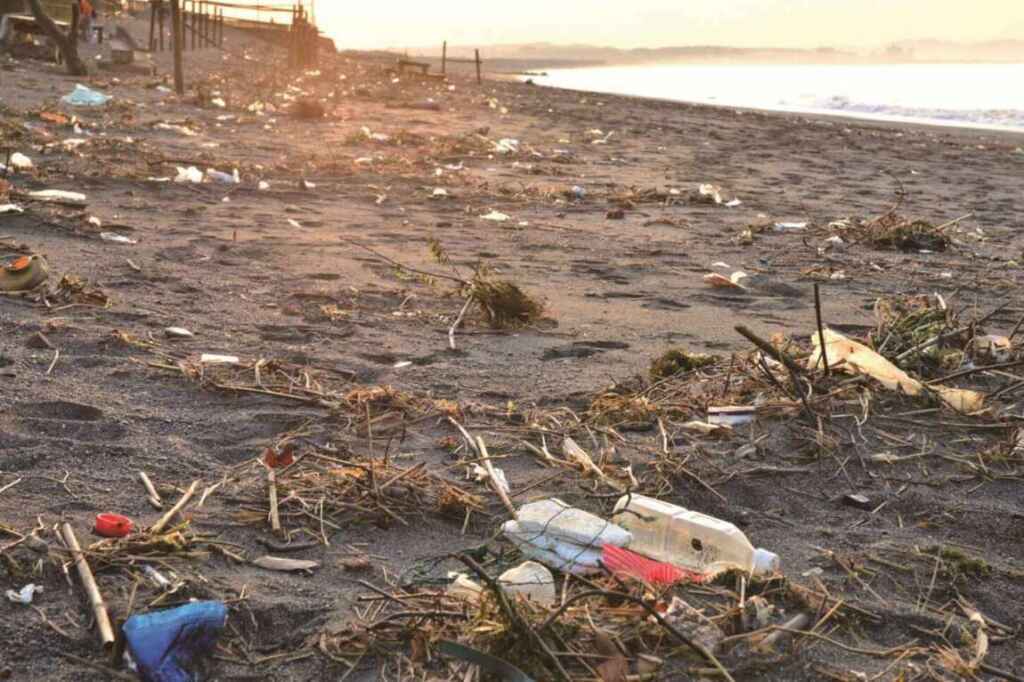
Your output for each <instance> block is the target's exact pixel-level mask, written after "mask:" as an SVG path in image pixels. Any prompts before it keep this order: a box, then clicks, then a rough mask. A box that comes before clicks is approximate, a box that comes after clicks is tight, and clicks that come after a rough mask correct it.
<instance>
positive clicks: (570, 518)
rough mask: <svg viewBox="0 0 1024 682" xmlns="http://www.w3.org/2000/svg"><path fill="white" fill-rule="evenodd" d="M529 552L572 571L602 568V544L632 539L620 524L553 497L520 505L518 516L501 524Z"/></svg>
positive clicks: (527, 554)
mask: <svg viewBox="0 0 1024 682" xmlns="http://www.w3.org/2000/svg"><path fill="white" fill-rule="evenodd" d="M501 530H502V532H503V533H504V535H505V537H507V538H508V539H509V540H510V541H511V542H512V543H513V544H515V545H516V546H517V547H519V549H520V551H522V553H523V554H525V555H526V556H528V557H530V558H532V559H536V560H538V561H540V562H542V563H544V564H545V565H547V566H550V567H551V568H555V569H558V570H560V571H567V572H569V573H596V572H598V571H599V570H600V566H599V564H598V562H599V561H600V560H601V548H602V547H603V546H604V545H606V544H611V545H615V546H617V547H624V546H626V545H628V544H629V543H630V541H631V540H632V539H633V537H632V535H630V533H629V532H628V531H626V530H624V529H622V528H621V527H619V526H617V525H615V524H614V523H611V522H610V521H606V520H605V519H602V518H600V517H599V516H595V515H593V514H591V513H589V512H586V511H583V510H582V509H576V508H574V507H570V506H569V505H567V504H566V503H565V502H562V501H561V500H559V499H555V498H551V499H548V500H542V501H540V502H533V503H531V504H527V505H525V506H523V507H521V508H520V509H519V519H518V520H515V521H507V522H506V523H505V524H504V525H503V526H502V528H501Z"/></svg>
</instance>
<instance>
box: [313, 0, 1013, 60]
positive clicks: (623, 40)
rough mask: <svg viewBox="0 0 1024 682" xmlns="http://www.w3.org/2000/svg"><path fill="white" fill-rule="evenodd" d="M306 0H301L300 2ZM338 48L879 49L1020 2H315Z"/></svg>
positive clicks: (960, 32) (988, 27)
mask: <svg viewBox="0 0 1024 682" xmlns="http://www.w3.org/2000/svg"><path fill="white" fill-rule="evenodd" d="M306 1H307V3H308V2H309V0H306ZM315 2H316V13H317V19H318V23H319V24H320V25H321V26H322V27H323V28H324V29H325V30H326V32H327V33H328V34H330V35H331V36H332V37H334V38H335V40H336V42H337V43H338V47H340V48H346V47H354V48H367V47H392V46H394V47H399V46H421V45H433V44H435V43H437V44H439V43H440V42H441V41H442V40H444V39H447V40H448V41H449V43H453V44H460V45H467V46H468V45H473V44H479V45H484V44H488V43H490V44H495V43H525V42H541V41H544V42H555V43H563V44H565V43H574V42H579V43H591V44H601V45H610V46H615V47H659V46H665V45H693V44H703V45H707V44H717V45H735V46H768V47H788V46H794V47H817V46H823V45H840V46H843V45H848V46H877V45H880V44H884V43H886V42H890V41H893V40H903V39H916V38H942V39H951V40H963V41H976V40H990V39H1005V38H1017V39H1024V0H431V1H425V0H379V1H378V2H350V1H349V0H315Z"/></svg>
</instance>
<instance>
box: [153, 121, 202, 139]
mask: <svg viewBox="0 0 1024 682" xmlns="http://www.w3.org/2000/svg"><path fill="white" fill-rule="evenodd" d="M155 127H156V128H157V129H159V130H172V131H174V132H176V133H180V134H182V135H184V136H185V137H195V136H196V135H198V134H199V133H197V132H196V131H194V130H192V129H191V128H188V127H186V126H180V125H175V124H173V123H157V124H156V126H155Z"/></svg>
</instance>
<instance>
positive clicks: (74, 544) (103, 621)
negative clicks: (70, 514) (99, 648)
mask: <svg viewBox="0 0 1024 682" xmlns="http://www.w3.org/2000/svg"><path fill="white" fill-rule="evenodd" d="M61 531H62V534H63V535H64V542H66V543H67V545H68V549H70V550H71V556H72V558H73V559H74V560H75V567H76V568H77V569H78V577H79V578H81V580H82V587H83V588H85V593H86V594H87V595H88V596H89V603H90V604H91V605H92V612H93V615H94V616H95V618H96V628H97V629H98V630H99V631H100V642H102V644H103V651H104V652H105V653H109V652H110V649H111V647H113V646H114V640H115V637H114V628H113V627H112V626H111V625H110V615H109V614H108V613H107V605H106V604H105V603H104V602H103V594H102V593H100V588H99V586H98V585H97V584H96V578H94V577H93V575H92V569H91V568H89V562H88V561H86V559H85V555H84V554H82V547H81V546H80V545H79V544H78V538H76V537H75V531H74V529H72V528H71V524H70V523H65V524H64V525H63V526H62V528H61Z"/></svg>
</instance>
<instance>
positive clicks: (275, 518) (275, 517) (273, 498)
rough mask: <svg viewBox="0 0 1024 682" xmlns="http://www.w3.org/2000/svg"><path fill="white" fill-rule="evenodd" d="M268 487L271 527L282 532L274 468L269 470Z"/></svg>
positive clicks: (276, 531) (277, 531)
mask: <svg viewBox="0 0 1024 682" xmlns="http://www.w3.org/2000/svg"><path fill="white" fill-rule="evenodd" d="M267 488H268V495H269V497H270V529H271V530H273V531H274V532H275V533H280V532H281V515H280V513H279V512H278V509H277V474H276V473H275V472H274V470H273V469H269V470H267Z"/></svg>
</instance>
